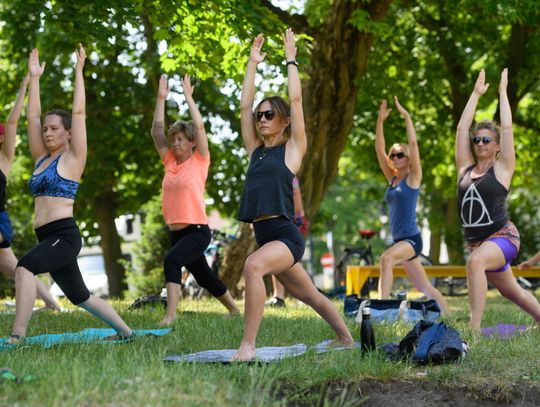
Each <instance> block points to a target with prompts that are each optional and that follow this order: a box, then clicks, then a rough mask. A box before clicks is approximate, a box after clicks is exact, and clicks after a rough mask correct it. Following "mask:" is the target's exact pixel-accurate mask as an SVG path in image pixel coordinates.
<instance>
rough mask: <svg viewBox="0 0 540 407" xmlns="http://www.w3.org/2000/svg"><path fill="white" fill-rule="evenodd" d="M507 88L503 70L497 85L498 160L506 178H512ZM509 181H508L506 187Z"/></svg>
mask: <svg viewBox="0 0 540 407" xmlns="http://www.w3.org/2000/svg"><path fill="white" fill-rule="evenodd" d="M507 86H508V68H504V70H503V71H502V73H501V83H500V85H499V109H500V114H501V140H500V149H501V152H500V159H499V160H498V162H499V164H498V165H502V167H503V169H504V172H505V173H506V174H505V175H507V176H508V177H510V178H511V177H512V174H513V173H514V169H515V167H516V153H515V151H514V132H513V130H512V111H511V110H510V102H509V101H508V95H507V93H506V88H507ZM509 184H510V180H508V185H509Z"/></svg>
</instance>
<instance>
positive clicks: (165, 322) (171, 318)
mask: <svg viewBox="0 0 540 407" xmlns="http://www.w3.org/2000/svg"><path fill="white" fill-rule="evenodd" d="M175 319H176V315H173V316H169V315H165V318H163V319H162V320H161V321H160V322H159V323H158V325H159V326H169V325H171V324H172V323H173V322H174V320H175Z"/></svg>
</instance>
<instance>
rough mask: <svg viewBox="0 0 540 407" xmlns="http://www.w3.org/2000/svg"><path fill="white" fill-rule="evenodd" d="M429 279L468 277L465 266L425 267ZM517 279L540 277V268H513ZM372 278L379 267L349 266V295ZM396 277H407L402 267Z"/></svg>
mask: <svg viewBox="0 0 540 407" xmlns="http://www.w3.org/2000/svg"><path fill="white" fill-rule="evenodd" d="M424 270H426V273H427V275H428V277H458V278H459V277H461V278H465V277H467V271H466V270H465V266H448V265H445V266H424ZM512 273H514V276H516V277H525V278H526V277H536V278H539V277H540V267H531V268H530V269H528V270H518V268H517V267H512ZM370 277H379V265H374V266H347V295H350V294H360V290H362V287H363V286H364V284H365V283H366V281H367V279H368V278H370ZM394 277H407V273H405V270H404V269H403V267H401V266H396V267H394Z"/></svg>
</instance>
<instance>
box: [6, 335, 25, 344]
mask: <svg viewBox="0 0 540 407" xmlns="http://www.w3.org/2000/svg"><path fill="white" fill-rule="evenodd" d="M23 341H24V336H23V335H15V334H12V335H11V336H10V337H9V338H8V340H7V341H6V343H7V344H8V345H20V344H21V343H22V342H23Z"/></svg>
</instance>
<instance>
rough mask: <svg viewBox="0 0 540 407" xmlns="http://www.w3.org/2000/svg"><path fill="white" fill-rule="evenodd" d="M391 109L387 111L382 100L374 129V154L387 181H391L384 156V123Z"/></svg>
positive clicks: (390, 172) (390, 173)
mask: <svg viewBox="0 0 540 407" xmlns="http://www.w3.org/2000/svg"><path fill="white" fill-rule="evenodd" d="M391 111H392V109H388V108H387V105H386V99H383V101H382V102H381V105H380V106H379V116H378V117H377V127H376V128H375V152H376V153H377V160H378V161H379V166H380V167H381V170H382V172H383V174H384V176H385V177H386V179H387V180H388V182H390V181H392V176H393V175H394V174H393V172H392V168H390V165H389V164H388V155H386V143H385V141H384V121H385V120H386V119H387V118H388V116H389V115H390V112H391Z"/></svg>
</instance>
